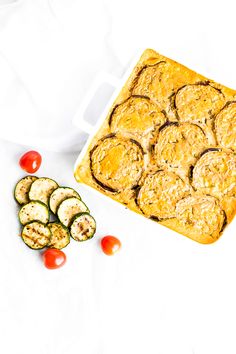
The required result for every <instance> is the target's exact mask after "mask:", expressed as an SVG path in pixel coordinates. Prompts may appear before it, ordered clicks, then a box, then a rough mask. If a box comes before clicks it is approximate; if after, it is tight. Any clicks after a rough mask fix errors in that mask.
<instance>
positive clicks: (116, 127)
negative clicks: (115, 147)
mask: <svg viewBox="0 0 236 354" xmlns="http://www.w3.org/2000/svg"><path fill="white" fill-rule="evenodd" d="M165 121H166V117H165V115H164V114H163V113H162V112H160V110H159V108H158V107H157V105H156V104H154V103H153V102H152V101H151V100H150V99H147V98H145V97H133V96H132V97H130V98H129V99H128V100H126V101H125V102H124V103H122V104H120V105H118V106H117V107H116V108H115V110H114V111H113V113H112V115H111V124H110V125H111V130H112V131H113V132H119V133H122V134H129V135H132V136H133V137H134V138H137V139H141V138H144V139H145V138H147V137H150V133H151V132H152V131H153V130H155V129H156V128H157V127H159V126H161V125H162V124H164V123H165Z"/></svg>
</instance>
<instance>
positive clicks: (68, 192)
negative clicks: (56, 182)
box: [49, 187, 81, 214]
mask: <svg viewBox="0 0 236 354" xmlns="http://www.w3.org/2000/svg"><path fill="white" fill-rule="evenodd" d="M70 197H76V198H78V199H81V198H80V195H79V193H77V192H76V191H75V190H74V189H73V188H69V187H59V188H57V189H55V190H54V192H52V194H51V196H50V198H49V207H50V209H51V211H52V212H53V213H54V214H56V212H57V208H58V206H59V205H60V204H61V202H63V200H65V199H68V198H70Z"/></svg>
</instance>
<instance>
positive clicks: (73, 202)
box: [57, 197, 89, 227]
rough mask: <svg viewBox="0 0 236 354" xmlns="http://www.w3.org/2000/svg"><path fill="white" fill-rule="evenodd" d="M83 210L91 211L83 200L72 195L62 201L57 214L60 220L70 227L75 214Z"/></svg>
mask: <svg viewBox="0 0 236 354" xmlns="http://www.w3.org/2000/svg"><path fill="white" fill-rule="evenodd" d="M83 212H89V209H88V207H87V206H86V205H85V204H84V203H83V202H82V200H80V199H78V198H76V197H71V198H67V199H66V200H64V201H63V202H61V204H60V205H59V207H58V210H57V216H58V219H59V220H60V222H61V223H62V224H63V225H65V226H67V227H68V226H70V224H71V222H72V220H73V218H74V216H75V215H76V214H79V213H83Z"/></svg>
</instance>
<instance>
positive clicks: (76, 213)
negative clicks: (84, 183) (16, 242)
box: [14, 176, 96, 249]
mask: <svg viewBox="0 0 236 354" xmlns="http://www.w3.org/2000/svg"><path fill="white" fill-rule="evenodd" d="M14 196H15V199H16V201H17V202H18V203H19V204H20V205H21V208H20V211H19V220H20V223H21V224H22V225H23V229H22V233H21V236H22V239H23V241H24V242H25V244H26V245H27V246H29V247H30V248H32V249H42V248H44V247H50V248H57V249H62V248H64V247H66V246H67V245H68V244H69V243H70V236H71V237H72V238H73V239H74V240H76V241H86V240H88V239H90V238H92V237H93V235H94V234H95V231H96V222H95V220H94V218H93V217H92V216H91V215H90V211H89V209H88V207H87V206H86V205H85V203H84V202H83V201H82V200H81V198H80V195H79V194H78V193H77V192H76V191H75V190H74V189H72V188H69V187H60V186H59V185H58V184H57V183H56V182H55V181H54V180H52V179H50V178H47V177H41V178H38V177H36V176H26V177H24V178H22V179H21V180H20V181H19V182H18V183H17V184H16V187H15V191H14ZM50 211H51V215H50ZM50 216H52V218H53V216H54V218H53V219H54V221H51V220H50Z"/></svg>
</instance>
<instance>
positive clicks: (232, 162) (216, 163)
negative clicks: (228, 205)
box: [192, 151, 236, 198]
mask: <svg viewBox="0 0 236 354" xmlns="http://www.w3.org/2000/svg"><path fill="white" fill-rule="evenodd" d="M192 184H193V187H194V188H195V189H197V190H198V191H201V192H202V193H205V194H210V195H212V196H214V197H217V198H222V197H223V195H226V194H227V195H229V196H233V195H235V193H236V156H235V155H234V154H233V153H230V152H225V151H209V152H207V153H205V154H204V155H203V156H202V157H201V158H200V159H199V160H198V162H197V163H196V166H195V167H194V169H193V182H192Z"/></svg>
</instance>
